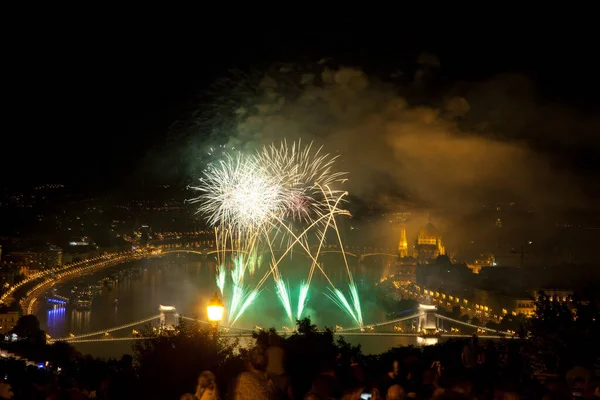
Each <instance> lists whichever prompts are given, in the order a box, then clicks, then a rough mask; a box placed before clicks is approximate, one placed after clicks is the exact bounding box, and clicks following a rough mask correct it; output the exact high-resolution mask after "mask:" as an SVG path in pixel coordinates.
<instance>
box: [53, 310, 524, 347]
mask: <svg viewBox="0 0 600 400" xmlns="http://www.w3.org/2000/svg"><path fill="white" fill-rule="evenodd" d="M160 310H161V313H160V314H158V315H154V316H151V317H148V318H144V319H141V320H139V321H133V322H130V323H127V324H123V325H119V326H115V327H112V328H107V329H102V330H98V331H95V332H88V333H84V334H80V335H73V334H71V335H70V336H69V337H64V338H48V343H55V342H58V341H62V342H68V343H91V342H118V341H128V340H146V339H150V337H145V336H140V335H134V336H130V337H113V336H110V334H111V333H112V332H115V331H120V330H123V329H128V328H133V327H135V326H139V325H144V324H148V323H152V322H155V321H160V324H156V325H158V327H157V326H156V325H155V326H154V327H152V330H153V331H159V332H160V331H162V330H163V329H166V330H169V329H174V327H175V324H177V323H178V320H179V319H182V320H187V321H192V322H196V323H199V324H203V325H206V326H207V327H212V323H211V322H208V321H203V320H198V319H195V318H191V317H186V316H183V315H179V314H177V313H176V311H175V308H174V307H170V306H166V307H165V306H161V308H160ZM169 315H171V316H174V317H176V319H174V320H171V321H172V322H171V323H169V322H168V321H169ZM411 321H412V322H413V324H412V325H413V327H414V330H412V331H409V332H403V331H402V328H401V327H400V326H398V325H397V324H399V323H406V322H411ZM443 321H447V322H449V323H450V324H452V325H455V326H460V327H462V328H463V329H464V328H465V327H466V328H469V329H471V330H472V332H469V333H467V332H464V333H463V332H461V330H460V329H459V328H455V327H454V326H453V327H450V328H449V329H450V331H449V332H448V330H447V329H443ZM415 323H416V324H417V325H416V326H415ZM388 326H393V331H391V332H390V331H379V329H382V328H385V327H388ZM259 330H262V328H259V327H256V328H255V329H249V328H238V327H233V326H226V325H220V326H219V331H220V332H219V336H220V337H252V335H253V333H254V332H256V331H259ZM277 333H278V334H280V335H288V334H291V333H293V331H291V330H289V329H285V330H280V331H277ZM333 333H334V334H335V335H341V336H348V337H350V336H363V337H369V336H372V337H384V336H388V337H389V336H397V337H415V338H417V342H418V343H420V344H425V345H427V344H434V343H437V341H438V339H440V338H467V337H471V335H472V334H473V333H477V334H481V335H484V336H483V337H485V338H488V339H513V338H515V336H514V332H504V331H498V330H495V329H491V328H487V327H485V326H478V325H474V324H470V323H468V322H464V321H460V320H457V319H454V318H450V317H447V316H444V315H441V314H438V313H437V308H436V307H435V306H430V305H423V304H422V305H420V306H419V311H418V312H417V313H415V314H412V315H409V316H406V317H402V318H398V319H394V320H391V321H384V322H379V323H375V324H371V325H365V326H363V327H353V328H345V329H344V328H341V327H336V329H335V330H334V331H333Z"/></svg>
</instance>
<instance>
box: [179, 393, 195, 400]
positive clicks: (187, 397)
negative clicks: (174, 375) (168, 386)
mask: <svg viewBox="0 0 600 400" xmlns="http://www.w3.org/2000/svg"><path fill="white" fill-rule="evenodd" d="M195 398H196V397H195V396H194V395H193V394H191V393H186V394H184V395H181V397H180V398H179V400H194V399H195Z"/></svg>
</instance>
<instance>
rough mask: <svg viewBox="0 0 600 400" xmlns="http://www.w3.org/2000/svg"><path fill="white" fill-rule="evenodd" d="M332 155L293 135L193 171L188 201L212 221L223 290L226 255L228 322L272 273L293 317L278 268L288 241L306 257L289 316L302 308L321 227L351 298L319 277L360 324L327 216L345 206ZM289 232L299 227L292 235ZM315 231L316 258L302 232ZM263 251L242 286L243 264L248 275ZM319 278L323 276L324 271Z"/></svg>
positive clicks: (340, 178)
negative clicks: (196, 177)
mask: <svg viewBox="0 0 600 400" xmlns="http://www.w3.org/2000/svg"><path fill="white" fill-rule="evenodd" d="M336 158H337V157H336V156H330V155H329V154H326V153H323V152H322V149H321V148H318V149H313V146H312V143H310V144H308V145H307V146H302V143H301V142H297V143H292V145H291V146H288V144H287V142H285V141H284V142H283V143H281V144H280V145H279V146H277V145H274V144H273V145H271V146H267V147H264V148H263V149H262V150H260V151H258V152H256V153H254V154H251V155H248V156H244V155H242V154H241V153H240V154H238V155H237V156H231V155H227V154H225V156H224V158H223V159H222V160H221V161H219V162H218V163H216V164H211V165H209V166H208V167H207V169H206V170H205V171H204V174H203V176H202V178H200V185H199V186H197V187H192V188H191V189H193V190H196V191H199V192H200V194H199V196H198V197H196V198H193V199H191V200H190V201H189V202H190V203H198V204H199V207H198V209H197V212H198V213H199V214H201V215H203V216H204V217H205V218H206V220H207V222H208V223H209V224H210V225H212V226H214V227H215V235H216V243H217V253H218V261H219V268H218V271H217V280H216V281H217V286H218V287H219V289H220V291H221V294H224V293H225V281H226V279H225V278H226V275H227V274H226V272H225V267H224V266H225V265H226V264H227V263H226V260H227V257H228V256H231V257H232V260H233V265H234V266H233V269H232V271H231V289H228V290H227V292H228V293H230V296H231V298H230V299H229V316H230V323H231V324H233V323H235V321H236V320H237V319H238V318H240V316H241V315H242V314H243V313H244V311H245V310H246V309H247V308H248V307H250V306H251V305H252V303H253V302H254V301H255V300H256V298H257V297H258V294H259V293H260V288H261V286H262V284H263V283H264V282H265V280H266V279H267V278H268V277H269V276H270V275H273V278H274V282H275V288H276V293H277V295H278V298H279V300H280V302H281V304H282V306H283V308H284V310H285V313H286V316H287V317H288V319H290V322H292V323H293V312H292V305H291V298H290V292H289V287H288V285H287V283H284V282H285V281H284V280H283V278H282V276H281V272H280V271H279V267H278V265H279V263H280V262H281V261H282V259H283V257H284V256H285V255H286V254H291V253H290V251H291V250H292V249H293V248H294V246H296V245H299V246H300V247H301V248H302V249H303V250H304V251H306V253H307V255H308V256H309V257H310V258H311V259H312V260H313V262H312V265H311V268H310V272H309V276H308V279H307V280H306V281H305V282H303V283H302V285H301V288H300V292H299V298H298V309H297V313H296V316H297V317H298V318H299V317H300V316H301V315H302V312H303V310H304V307H305V305H306V302H307V301H308V292H309V287H310V282H311V278H312V274H313V272H314V269H315V267H319V269H320V270H321V272H322V273H323V274H324V275H325V276H326V274H325V272H324V271H323V269H322V268H321V267H320V266H319V265H318V260H317V259H318V257H319V253H320V249H321V247H322V246H323V243H324V240H325V235H326V232H327V230H328V229H329V228H332V229H334V230H335V231H336V234H337V238H338V239H339V244H340V248H341V252H342V254H343V256H344V264H345V267H346V269H347V272H348V277H349V280H350V285H351V286H350V291H351V300H352V305H351V304H350V303H349V302H348V301H347V300H346V298H345V296H344V295H343V294H342V292H341V291H339V290H338V289H337V288H335V286H334V285H333V283H332V282H331V280H329V278H327V280H328V282H329V283H330V284H331V286H332V288H330V290H331V294H332V295H333V296H330V297H331V299H332V300H334V302H335V303H336V304H338V305H339V306H340V307H341V308H342V309H344V310H345V311H346V312H347V313H348V315H350V316H351V317H352V318H353V319H354V320H355V321H356V322H357V323H358V324H359V325H361V326H362V315H361V311H360V302H359V298H358V292H357V290H356V286H355V285H354V282H353V280H352V275H351V274H350V270H349V268H348V263H347V260H346V257H345V254H344V251H343V245H342V243H341V237H340V235H339V231H338V228H337V224H336V223H335V218H334V216H335V215H340V214H345V215H349V213H348V212H347V211H345V210H343V209H341V208H339V204H340V202H341V201H342V199H343V197H344V195H345V194H346V193H345V192H343V191H341V190H339V189H338V188H337V187H338V186H339V184H341V183H342V182H343V181H344V180H345V179H344V176H345V173H342V172H336V171H335V170H334V168H333V166H334V162H335V160H336ZM295 232H301V233H299V234H296V233H295ZM310 232H314V233H316V236H317V238H318V243H319V245H318V249H317V252H316V257H315V256H314V255H313V254H312V253H311V250H310V246H309V241H308V234H309V233H310ZM276 240H277V242H278V243H279V244H278V246H282V247H283V250H284V251H283V256H281V257H279V258H277V257H275V251H277V250H280V249H274V248H273V247H274V243H275V241H276ZM267 248H268V250H269V252H270V255H271V261H270V262H269V265H270V268H269V271H268V272H267V273H266V274H265V276H264V277H263V278H262V279H261V280H260V281H259V283H258V284H257V285H256V287H255V288H254V289H252V290H250V291H248V289H249V288H248V286H247V284H245V283H244V277H245V276H246V270H247V269H248V270H249V271H250V274H251V275H253V274H254V272H255V270H256V266H257V265H258V264H260V260H261V257H262V254H263V251H262V250H260V249H263V250H265V249H267ZM326 277H327V276H326Z"/></svg>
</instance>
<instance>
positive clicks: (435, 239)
mask: <svg viewBox="0 0 600 400" xmlns="http://www.w3.org/2000/svg"><path fill="white" fill-rule="evenodd" d="M443 254H446V249H445V248H444V245H443V244H442V236H441V235H440V233H439V232H438V231H437V229H436V228H435V227H434V226H433V224H432V223H431V222H430V223H428V224H427V225H426V226H424V227H423V228H422V229H421V230H420V231H419V236H418V237H417V244H416V245H415V249H414V257H415V258H416V259H417V261H419V262H429V261H431V260H435V259H436V258H437V256H440V255H443Z"/></svg>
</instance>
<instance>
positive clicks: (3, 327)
mask: <svg viewBox="0 0 600 400" xmlns="http://www.w3.org/2000/svg"><path fill="white" fill-rule="evenodd" d="M18 320H19V313H18V312H17V311H4V312H0V333H2V334H6V333H8V332H10V330H11V329H12V328H14V327H15V325H16V324H17V321H18Z"/></svg>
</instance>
